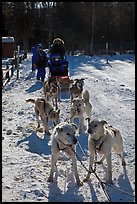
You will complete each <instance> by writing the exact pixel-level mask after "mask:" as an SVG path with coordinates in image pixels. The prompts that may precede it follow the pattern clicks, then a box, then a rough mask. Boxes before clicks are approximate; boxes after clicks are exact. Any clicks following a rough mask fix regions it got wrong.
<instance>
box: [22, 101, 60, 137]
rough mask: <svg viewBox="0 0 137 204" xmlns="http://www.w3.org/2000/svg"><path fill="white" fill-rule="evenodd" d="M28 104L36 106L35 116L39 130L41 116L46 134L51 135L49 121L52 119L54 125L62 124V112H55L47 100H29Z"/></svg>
mask: <svg viewBox="0 0 137 204" xmlns="http://www.w3.org/2000/svg"><path fill="white" fill-rule="evenodd" d="M26 102H31V103H33V104H35V114H36V120H37V123H38V125H37V129H38V128H39V127H40V120H39V116H40V117H41V120H42V123H43V126H44V131H45V133H47V134H50V133H49V128H48V120H49V119H50V120H51V121H53V123H54V125H57V124H58V123H59V122H60V116H59V114H60V110H54V108H53V107H52V105H51V104H50V102H48V101H45V99H43V98H38V99H37V100H34V99H27V100H26Z"/></svg>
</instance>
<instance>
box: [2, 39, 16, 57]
mask: <svg viewBox="0 0 137 204" xmlns="http://www.w3.org/2000/svg"><path fill="white" fill-rule="evenodd" d="M14 50H15V40H14V37H2V58H5V57H14Z"/></svg>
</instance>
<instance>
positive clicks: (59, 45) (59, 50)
mask: <svg viewBox="0 0 137 204" xmlns="http://www.w3.org/2000/svg"><path fill="white" fill-rule="evenodd" d="M49 53H50V54H59V55H60V57H61V58H62V59H63V58H64V56H65V54H66V48H65V46H64V41H63V40H62V39H60V38H55V39H54V40H53V44H52V45H51V48H50V49H49Z"/></svg>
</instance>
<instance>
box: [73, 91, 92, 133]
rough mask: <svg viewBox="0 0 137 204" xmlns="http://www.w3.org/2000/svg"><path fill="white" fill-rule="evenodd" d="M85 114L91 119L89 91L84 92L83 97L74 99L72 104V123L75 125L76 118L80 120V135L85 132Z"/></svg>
mask: <svg viewBox="0 0 137 204" xmlns="http://www.w3.org/2000/svg"><path fill="white" fill-rule="evenodd" d="M84 114H86V117H88V118H90V119H91V116H92V105H91V103H90V101H89V92H88V91H87V90H84V91H83V92H82V97H76V98H74V99H73V100H72V103H71V109H70V122H71V123H73V122H74V118H75V117H77V118H78V119H79V133H81V132H83V130H84Z"/></svg>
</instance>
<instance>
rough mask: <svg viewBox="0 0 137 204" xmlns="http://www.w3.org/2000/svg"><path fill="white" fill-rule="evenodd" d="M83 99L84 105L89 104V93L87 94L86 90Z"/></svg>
mask: <svg viewBox="0 0 137 204" xmlns="http://www.w3.org/2000/svg"><path fill="white" fill-rule="evenodd" d="M83 98H84V99H85V103H89V92H88V90H84V91H83Z"/></svg>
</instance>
